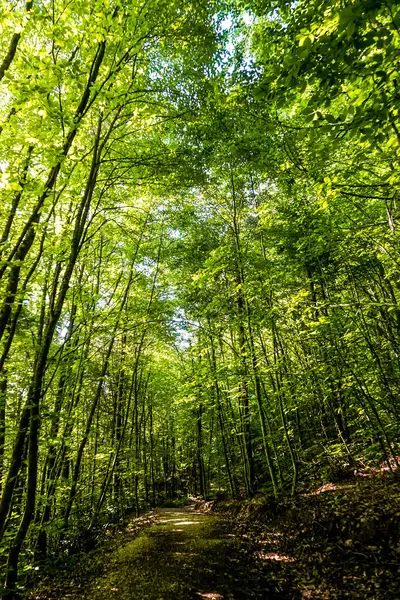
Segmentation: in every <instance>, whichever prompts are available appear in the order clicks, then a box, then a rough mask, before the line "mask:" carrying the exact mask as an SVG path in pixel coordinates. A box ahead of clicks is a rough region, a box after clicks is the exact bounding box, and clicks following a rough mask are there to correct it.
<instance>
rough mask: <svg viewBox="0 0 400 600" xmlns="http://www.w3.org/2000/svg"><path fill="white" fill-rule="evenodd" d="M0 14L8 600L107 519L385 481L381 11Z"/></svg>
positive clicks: (394, 152)
mask: <svg viewBox="0 0 400 600" xmlns="http://www.w3.org/2000/svg"><path fill="white" fill-rule="evenodd" d="M0 7H1V11H0V12H1V17H0V35H1V39H2V42H3V43H2V50H1V54H0V148H1V151H0V492H1V502H0V538H1V541H0V571H1V572H4V573H5V578H4V580H3V581H1V582H0V585H3V586H4V590H3V596H4V597H7V598H14V597H15V594H16V593H17V591H18V590H19V591H21V592H23V589H24V585H25V584H26V580H27V578H28V577H29V575H30V573H31V572H32V571H33V570H35V569H41V568H42V566H43V564H46V562H47V561H51V560H55V559H56V558H57V557H58V556H60V555H62V554H63V553H64V554H65V553H72V552H73V551H74V548H76V547H77V545H79V544H80V543H81V541H82V539H83V538H84V537H85V536H86V537H87V538H89V537H90V536H93V535H95V534H96V532H97V531H98V530H99V528H100V529H101V528H102V527H104V526H106V525H107V524H109V523H116V522H118V521H119V520H120V519H121V518H122V517H123V516H124V515H125V514H126V513H127V511H132V510H134V511H135V512H136V513H137V514H139V512H140V511H141V510H143V509H145V508H147V507H149V506H155V505H160V504H163V503H164V504H165V503H166V502H168V501H174V500H176V499H177V498H182V497H185V496H187V495H201V496H203V497H210V496H213V495H215V494H217V493H221V494H222V493H223V494H227V495H231V496H233V497H243V496H246V497H251V496H253V495H254V494H256V493H260V494H263V495H264V496H266V497H267V498H272V499H274V501H278V500H279V499H281V498H283V497H285V496H287V495H290V494H295V493H297V492H299V491H301V490H304V489H306V488H307V486H308V485H310V484H311V483H312V482H321V481H322V482H326V481H332V480H335V479H337V478H340V477H343V476H345V475H346V474H349V473H352V472H354V471H355V470H357V469H368V468H370V469H372V468H384V469H386V470H394V469H395V468H396V467H398V466H399V463H398V460H399V458H398V455H399V442H400V429H399V413H400V403H399V396H400V358H399V350H400V307H399V300H400V279H399V263H400V246H399V234H398V218H399V208H398V196H399V189H400V182H399V153H400V148H399V145H400V132H399V120H398V112H399V100H400V96H399V52H400V36H399V28H400V6H399V4H398V2H396V1H395V0H387V1H386V2H380V1H377V0H329V1H327V0H322V1H321V0H318V2H316V1H315V0H298V1H297V2H295V3H292V2H285V1H283V0H282V1H277V2H269V1H268V0H265V1H264V0H249V1H246V2H243V1H239V0H238V1H234V0H231V1H225V0H211V1H210V0H196V1H192V2H190V1H188V0H168V1H167V0H151V1H150V0H140V1H136V0H90V1H87V0H72V1H71V0H43V1H40V2H39V1H37V0H32V1H28V2H23V1H21V0H15V1H10V0H1V2H0ZM18 572H19V576H18Z"/></svg>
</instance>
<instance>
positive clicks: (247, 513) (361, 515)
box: [30, 477, 400, 600]
mask: <svg viewBox="0 0 400 600" xmlns="http://www.w3.org/2000/svg"><path fill="white" fill-rule="evenodd" d="M49 590H51V591H49ZM30 598H31V599H32V600H34V599H35V600H39V599H40V600H61V599H70V600H78V599H79V600H81V599H82V600H84V599H87V600H89V599H90V600H110V599H113V598H115V599H120V600H196V599H197V600H201V599H208V600H213V599H214V600H251V599H254V598H255V599H264V600H278V599H279V600H347V599H349V600H350V599H359V600H367V599H368V600H399V599H400V482H399V481H398V480H396V479H393V478H390V477H379V478H375V477H374V478H357V479H355V480H352V481H349V482H342V483H338V484H325V485H323V486H321V487H320V488H317V489H314V490H313V491H311V492H309V493H303V494H300V495H298V496H296V497H295V498H294V499H291V500H288V501H287V502H286V503H284V504H281V505H279V506H276V507H273V506H269V507H267V506H266V505H265V502H263V500H262V499H261V498H260V499H257V498H256V499H253V500H251V501H248V502H243V501H242V502H239V501H229V500H226V501H225V502H224V501H219V502H206V503H204V502H201V503H199V504H198V505H196V506H193V505H192V506H190V507H186V508H174V509H167V508H163V509H157V510H155V511H152V512H151V513H148V514H147V515H145V516H144V517H142V518H141V519H139V520H137V519H133V518H132V519H131V521H130V523H128V526H127V528H126V529H125V530H123V531H121V532H120V533H119V534H118V535H113V536H111V537H110V540H109V541H108V542H107V543H105V544H104V543H103V544H100V546H99V547H98V548H97V549H95V550H94V551H92V552H91V553H90V554H89V555H84V556H83V557H82V561H80V560H79V559H78V562H77V563H76V567H75V570H74V571H69V572H67V573H65V575H64V576H58V577H56V578H53V579H52V580H48V581H47V582H43V585H42V588H41V591H37V592H36V593H34V594H32V595H31V596H30Z"/></svg>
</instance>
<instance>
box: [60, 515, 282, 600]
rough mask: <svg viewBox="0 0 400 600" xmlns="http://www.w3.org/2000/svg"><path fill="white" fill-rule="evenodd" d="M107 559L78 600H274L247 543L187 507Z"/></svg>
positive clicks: (162, 518)
mask: <svg viewBox="0 0 400 600" xmlns="http://www.w3.org/2000/svg"><path fill="white" fill-rule="evenodd" d="M108 558H109V564H108V566H107V568H106V570H105V572H104V573H103V574H102V575H101V576H98V577H97V578H95V579H94V580H92V582H91V583H90V585H89V586H88V587H87V589H83V590H81V591H80V594H79V597H80V598H85V599H90V600H110V599H113V598H115V599H120V600H128V599H129V600H201V599H202V598H203V599H208V600H212V599H214V600H217V599H218V600H244V599H246V600H250V599H252V598H263V599H265V600H268V599H272V598H276V595H272V594H270V593H269V592H268V582H266V581H263V579H262V577H261V573H260V570H259V568H258V567H257V564H256V561H255V560H254V555H253V550H252V548H251V545H250V544H249V542H248V541H247V540H246V539H243V538H241V537H237V536H235V535H233V534H232V533H230V532H229V527H228V526H227V523H226V522H225V521H223V520H221V519H219V518H217V517H214V516H208V515H203V514H199V513H196V512H194V511H193V510H191V509H190V508H180V509H167V508H165V509H158V510H157V519H156V522H155V524H154V525H152V526H151V527H149V528H147V529H145V530H144V531H142V532H141V533H140V534H139V535H138V536H137V537H135V538H134V539H132V541H128V543H126V544H125V545H123V546H122V547H121V548H119V549H117V550H116V551H115V552H114V553H113V554H112V555H111V556H109V557H108ZM63 597H64V598H67V597H68V598H75V596H74V595H73V594H68V595H65V596H63Z"/></svg>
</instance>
